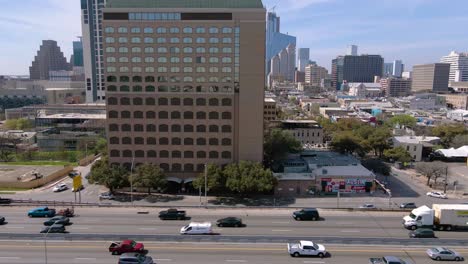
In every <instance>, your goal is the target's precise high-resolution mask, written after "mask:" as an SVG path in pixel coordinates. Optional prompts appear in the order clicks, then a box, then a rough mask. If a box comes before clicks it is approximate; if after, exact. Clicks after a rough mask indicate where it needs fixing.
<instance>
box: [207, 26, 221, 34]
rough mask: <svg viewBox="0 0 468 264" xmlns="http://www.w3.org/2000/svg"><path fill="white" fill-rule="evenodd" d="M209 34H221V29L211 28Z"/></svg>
mask: <svg viewBox="0 0 468 264" xmlns="http://www.w3.org/2000/svg"><path fill="white" fill-rule="evenodd" d="M209 32H210V34H217V33H219V29H218V28H216V27H210V30H209Z"/></svg>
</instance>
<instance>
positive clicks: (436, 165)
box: [416, 161, 447, 186]
mask: <svg viewBox="0 0 468 264" xmlns="http://www.w3.org/2000/svg"><path fill="white" fill-rule="evenodd" d="M416 171H417V172H419V173H421V174H422V175H423V176H424V177H426V178H427V182H426V185H427V186H429V184H430V182H431V180H432V179H434V183H435V184H437V179H438V178H440V177H442V176H445V173H446V172H447V165H445V164H444V163H443V162H440V161H435V162H420V163H418V164H416Z"/></svg>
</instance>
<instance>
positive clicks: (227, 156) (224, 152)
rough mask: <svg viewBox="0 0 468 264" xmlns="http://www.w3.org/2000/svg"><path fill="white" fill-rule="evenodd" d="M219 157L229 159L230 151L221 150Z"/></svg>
mask: <svg viewBox="0 0 468 264" xmlns="http://www.w3.org/2000/svg"><path fill="white" fill-rule="evenodd" d="M221 158H223V159H230V158H231V152H229V151H223V152H222V153H221Z"/></svg>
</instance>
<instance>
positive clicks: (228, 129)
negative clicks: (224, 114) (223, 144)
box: [221, 125, 232, 133]
mask: <svg viewBox="0 0 468 264" xmlns="http://www.w3.org/2000/svg"><path fill="white" fill-rule="evenodd" d="M221 131H222V132H223V133H231V132H232V129H231V126H228V125H224V126H223V127H222V128H221Z"/></svg>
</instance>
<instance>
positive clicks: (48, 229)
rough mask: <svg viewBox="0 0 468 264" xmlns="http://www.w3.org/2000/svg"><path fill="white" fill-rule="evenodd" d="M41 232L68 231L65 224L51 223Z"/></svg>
mask: <svg viewBox="0 0 468 264" xmlns="http://www.w3.org/2000/svg"><path fill="white" fill-rule="evenodd" d="M41 233H66V232H65V226H63V225H57V224H56V225H51V226H46V227H44V228H43V229H42V230H41Z"/></svg>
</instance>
